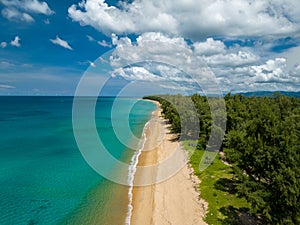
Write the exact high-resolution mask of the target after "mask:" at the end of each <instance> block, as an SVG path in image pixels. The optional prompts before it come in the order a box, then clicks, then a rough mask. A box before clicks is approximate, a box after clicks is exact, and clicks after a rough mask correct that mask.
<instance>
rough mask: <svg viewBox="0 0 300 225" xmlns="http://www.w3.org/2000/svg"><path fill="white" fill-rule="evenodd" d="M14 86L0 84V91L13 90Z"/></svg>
mask: <svg viewBox="0 0 300 225" xmlns="http://www.w3.org/2000/svg"><path fill="white" fill-rule="evenodd" d="M14 88H16V87H15V86H12V85H7V84H0V89H14Z"/></svg>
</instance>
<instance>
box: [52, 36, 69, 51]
mask: <svg viewBox="0 0 300 225" xmlns="http://www.w3.org/2000/svg"><path fill="white" fill-rule="evenodd" d="M50 41H51V42H52V43H53V44H55V45H59V46H61V47H63V48H66V49H69V50H73V49H72V47H71V46H70V45H69V43H68V42H67V41H65V40H62V39H60V38H59V37H58V36H56V38H55V39H50Z"/></svg>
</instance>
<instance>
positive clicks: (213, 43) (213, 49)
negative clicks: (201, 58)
mask: <svg viewBox="0 0 300 225" xmlns="http://www.w3.org/2000/svg"><path fill="white" fill-rule="evenodd" d="M194 48H195V52H196V53H197V54H199V55H214V54H218V53H219V54H220V53H225V48H226V46H225V44H224V43H223V42H222V41H218V40H214V39H213V38H207V39H206V41H205V42H196V43H194Z"/></svg>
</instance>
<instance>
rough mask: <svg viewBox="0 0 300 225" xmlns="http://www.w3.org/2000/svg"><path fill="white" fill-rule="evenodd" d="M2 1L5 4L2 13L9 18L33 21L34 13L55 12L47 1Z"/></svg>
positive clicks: (47, 13)
mask: <svg viewBox="0 0 300 225" xmlns="http://www.w3.org/2000/svg"><path fill="white" fill-rule="evenodd" d="M0 3H1V4H3V5H4V6H5V8H3V9H2V11H1V14H2V16H3V17H4V18H6V19H8V20H14V21H22V22H28V23H31V22H34V19H33V17H32V15H31V14H32V13H35V14H44V15H52V14H53V13H54V11H52V10H51V9H50V7H49V6H48V4H47V3H46V2H40V1H38V0H0ZM48 21H49V20H48Z"/></svg>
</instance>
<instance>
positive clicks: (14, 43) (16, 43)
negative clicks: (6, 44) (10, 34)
mask: <svg viewBox="0 0 300 225" xmlns="http://www.w3.org/2000/svg"><path fill="white" fill-rule="evenodd" d="M20 41H21V38H20V37H19V36H16V37H15V39H14V40H12V41H11V42H10V45H11V46H14V47H21V44H20Z"/></svg>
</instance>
